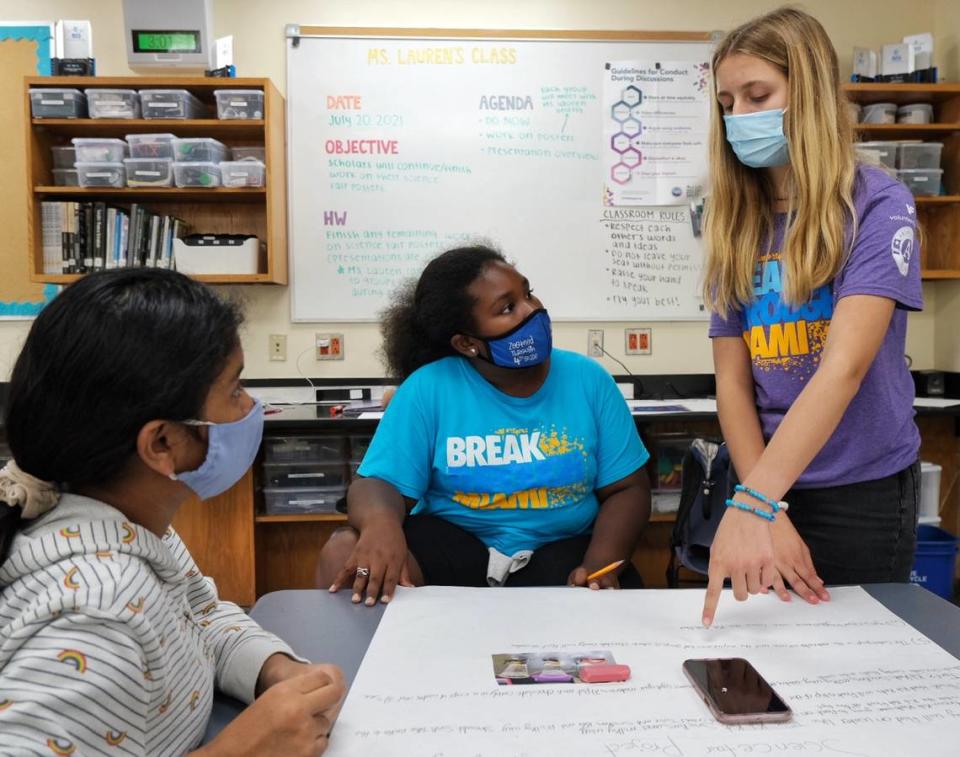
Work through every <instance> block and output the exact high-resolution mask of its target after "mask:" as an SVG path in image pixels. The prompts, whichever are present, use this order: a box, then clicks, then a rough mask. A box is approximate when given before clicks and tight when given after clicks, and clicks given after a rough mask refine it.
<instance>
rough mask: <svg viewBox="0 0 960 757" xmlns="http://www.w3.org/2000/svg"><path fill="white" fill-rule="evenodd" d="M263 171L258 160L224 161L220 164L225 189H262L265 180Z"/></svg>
mask: <svg viewBox="0 0 960 757" xmlns="http://www.w3.org/2000/svg"><path fill="white" fill-rule="evenodd" d="M265 169H266V167H265V166H264V165H263V163H261V162H260V161H259V160H224V161H222V162H221V163H220V175H221V176H222V177H223V186H225V187H262V186H264V184H265V183H266V178H267V177H266V170H265Z"/></svg>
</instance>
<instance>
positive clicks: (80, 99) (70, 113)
mask: <svg viewBox="0 0 960 757" xmlns="http://www.w3.org/2000/svg"><path fill="white" fill-rule="evenodd" d="M30 112H31V113H32V114H33V117H34V118H86V116H87V97H86V95H84V94H83V92H81V91H80V90H79V89H54V88H51V89H31V90H30Z"/></svg>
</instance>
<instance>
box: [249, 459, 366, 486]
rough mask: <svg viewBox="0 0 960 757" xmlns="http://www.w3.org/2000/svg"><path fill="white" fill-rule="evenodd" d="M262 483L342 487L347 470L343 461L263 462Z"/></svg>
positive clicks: (344, 484)
mask: <svg viewBox="0 0 960 757" xmlns="http://www.w3.org/2000/svg"><path fill="white" fill-rule="evenodd" d="M263 485H264V487H268V488H278V487H305V486H310V487H313V486H318V487H331V486H338V487H344V486H346V485H347V470H346V467H345V466H344V465H343V463H264V464H263Z"/></svg>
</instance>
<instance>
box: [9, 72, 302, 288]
mask: <svg viewBox="0 0 960 757" xmlns="http://www.w3.org/2000/svg"><path fill="white" fill-rule="evenodd" d="M37 87H70V88H75V89H80V90H85V89H87V88H94V87H97V88H117V89H136V90H140V89H167V88H169V89H186V90H188V91H190V92H191V93H192V94H193V95H195V96H196V97H197V98H198V99H199V100H200V101H201V102H203V103H204V104H205V105H206V106H207V107H208V108H209V109H210V115H215V114H216V99H215V97H214V95H213V91H214V90H216V89H261V90H263V93H264V118H263V119H257V120H236V121H233V120H230V121H227V120H224V121H221V120H219V119H216V118H202V119H91V118H77V119H73V118H56V119H48V118H30V119H28V121H27V126H26V128H27V132H28V133H27V152H28V154H27V166H28V176H27V182H28V187H27V195H28V206H29V213H30V219H31V221H30V224H29V226H30V234H29V238H28V245H29V249H30V255H31V266H30V270H31V280H33V281H36V282H43V283H51V284H68V283H70V282H72V281H75V280H76V279H77V278H79V275H64V274H48V273H44V272H43V247H42V237H41V218H40V203H41V202H42V201H47V200H72V201H82V200H104V201H109V202H110V203H111V204H114V205H117V206H121V207H129V205H130V204H131V203H140V202H143V203H145V204H146V205H147V207H148V208H149V209H150V210H152V211H153V212H156V213H161V214H164V215H174V216H177V217H179V218H182V219H183V220H184V221H186V222H187V224H188V225H189V227H190V231H193V232H204V233H212V234H225V233H230V234H255V235H256V236H257V237H259V238H260V239H261V240H262V241H263V242H265V243H266V252H265V254H263V255H261V260H260V264H259V268H258V271H257V273H256V274H249V275H211V276H196V277H195V278H197V279H198V280H201V281H206V282H208V283H212V284H286V283H287V275H288V274H287V211H286V207H287V203H286V190H287V186H286V183H287V181H286V150H285V138H286V126H285V106H284V100H283V97H282V96H281V95H280V93H279V91H278V90H277V88H276V87H275V86H274V85H273V83H272V82H271V81H270V80H269V79H261V78H243V79H213V78H199V77H175V78H173V77H145V76H136V77H73V76H71V77H49V76H46V77H33V76H31V77H26V78H25V79H24V85H23V96H24V98H25V100H26V112H27V113H30V102H29V100H30V96H29V90H30V89H31V88H37ZM151 133H170V134H175V135H176V136H178V137H212V138H214V139H217V140H219V141H221V142H223V143H224V144H225V145H227V146H228V147H236V146H263V147H264V148H265V153H266V187H264V188H262V189H252V188H251V189H247V188H243V189H234V188H224V187H220V188H216V189H204V188H196V189H192V188H177V187H169V188H168V187H125V188H122V189H120V188H116V189H114V188H95V189H94V188H86V187H58V186H54V185H53V174H52V172H51V171H52V163H53V159H52V155H51V152H50V148H51V147H54V146H57V145H69V144H70V140H71V139H72V138H73V137H104V138H120V139H122V138H123V137H124V136H125V135H127V134H151Z"/></svg>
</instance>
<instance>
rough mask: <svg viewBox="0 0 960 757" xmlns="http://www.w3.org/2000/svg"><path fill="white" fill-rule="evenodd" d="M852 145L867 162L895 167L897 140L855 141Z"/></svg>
mask: <svg viewBox="0 0 960 757" xmlns="http://www.w3.org/2000/svg"><path fill="white" fill-rule="evenodd" d="M853 147H854V149H855V150H856V151H857V153H859V154H860V155H861V156H862V157H863V158H864V160H865V161H866V162H867V163H872V164H874V165H878V166H886V167H887V168H896V167H897V148H898V147H899V143H898V142H857V143H856V144H854V146H853Z"/></svg>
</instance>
